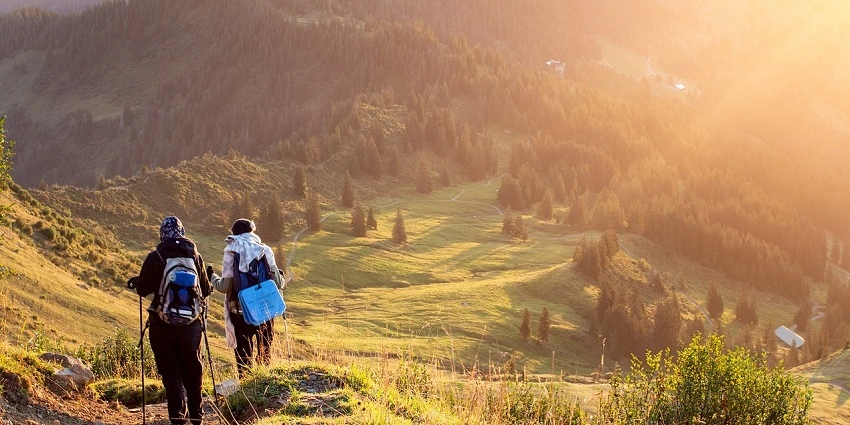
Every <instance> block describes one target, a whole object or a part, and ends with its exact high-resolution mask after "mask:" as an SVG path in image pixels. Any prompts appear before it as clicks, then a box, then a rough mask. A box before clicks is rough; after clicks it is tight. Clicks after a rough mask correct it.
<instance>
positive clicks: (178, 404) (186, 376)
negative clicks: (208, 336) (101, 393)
mask: <svg viewBox="0 0 850 425" xmlns="http://www.w3.org/2000/svg"><path fill="white" fill-rule="evenodd" d="M159 239H160V243H159V244H158V245H157V247H156V249H155V250H153V251H151V252H150V253H149V254H148V256H147V258H145V262H144V263H143V264H142V269H141V271H140V272H139V276H138V278H134V279H135V281H134V282H132V283H133V286H130V287H131V288H132V287H135V289H136V292H137V293H138V294H139V296H140V297H145V296H147V295H150V294H154V298H153V301H152V302H151V304H150V307H148V312H149V317H148V324H147V326H148V327H150V334H149V338H150V344H151V349H152V350H153V354H154V359H155V361H156V368H157V371H158V372H159V374H160V375H161V376H162V385H163V386H164V387H165V395H166V397H167V398H168V416H169V418H170V420H171V423H172V424H186V423H192V424H200V423H201V421H202V417H203V412H202V399H201V386H202V382H203V367H202V363H201V334H202V332H204V329H203V326H204V323H203V318H204V317H205V316H203V315H204V309H205V308H206V298H207V296H209V294H210V292H211V287H210V282H209V279H208V278H207V275H206V273H204V272H203V270H205V269H204V259H203V258H202V257H201V254H199V253H198V250H197V249H196V248H195V244H194V243H193V242H192V241H191V240H189V239H188V238H186V230H185V229H184V228H183V224H182V223H181V222H180V219H178V218H177V217H175V216H168V217H165V219H164V220H162V224H161V225H160V228H159ZM131 280H132V279H131ZM140 300H141V298H140ZM140 303H141V301H140ZM142 334H144V330H142ZM143 402H144V401H143Z"/></svg>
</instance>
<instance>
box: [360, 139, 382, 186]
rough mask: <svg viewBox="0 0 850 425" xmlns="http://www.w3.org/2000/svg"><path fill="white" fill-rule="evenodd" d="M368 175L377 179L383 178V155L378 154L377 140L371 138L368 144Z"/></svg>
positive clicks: (366, 161) (366, 162)
mask: <svg viewBox="0 0 850 425" xmlns="http://www.w3.org/2000/svg"><path fill="white" fill-rule="evenodd" d="M364 163H365V164H366V174H369V175H370V176H372V177H373V178H375V179H380V178H381V154H380V153H379V152H378V146H377V145H375V140H374V139H372V138H371V137H370V138H369V140H368V141H367V143H366V158H365V161H364Z"/></svg>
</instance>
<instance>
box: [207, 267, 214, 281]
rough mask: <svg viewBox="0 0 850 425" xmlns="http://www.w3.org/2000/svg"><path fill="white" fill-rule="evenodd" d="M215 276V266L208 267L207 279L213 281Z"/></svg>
mask: <svg viewBox="0 0 850 425" xmlns="http://www.w3.org/2000/svg"><path fill="white" fill-rule="evenodd" d="M214 274H215V270H213V266H207V279H208V280H212V277H213V275H214Z"/></svg>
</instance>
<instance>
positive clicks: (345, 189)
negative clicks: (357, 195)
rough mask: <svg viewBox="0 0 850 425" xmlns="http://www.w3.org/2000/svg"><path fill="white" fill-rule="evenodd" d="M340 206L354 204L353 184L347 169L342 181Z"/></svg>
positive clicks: (349, 206) (351, 205)
mask: <svg viewBox="0 0 850 425" xmlns="http://www.w3.org/2000/svg"><path fill="white" fill-rule="evenodd" d="M342 206H344V207H347V208H351V207H353V206H354V186H353V184H352V182H351V174H350V173H349V172H348V171H346V172H345V179H344V180H343V181H342Z"/></svg>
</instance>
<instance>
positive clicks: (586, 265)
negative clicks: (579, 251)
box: [579, 242, 602, 281]
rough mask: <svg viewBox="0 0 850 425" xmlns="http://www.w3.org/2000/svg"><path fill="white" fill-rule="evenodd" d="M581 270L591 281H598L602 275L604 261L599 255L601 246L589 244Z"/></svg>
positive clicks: (593, 243)
mask: <svg viewBox="0 0 850 425" xmlns="http://www.w3.org/2000/svg"><path fill="white" fill-rule="evenodd" d="M579 268H580V269H581V270H582V271H583V272H584V273H586V274H587V275H588V276H590V278H591V279H593V280H596V281H598V280H599V277H600V276H601V275H602V259H601V255H600V254H599V244H597V243H595V242H588V244H587V246H586V247H585V249H584V251H583V255H582V263H581V264H580V265H579Z"/></svg>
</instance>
